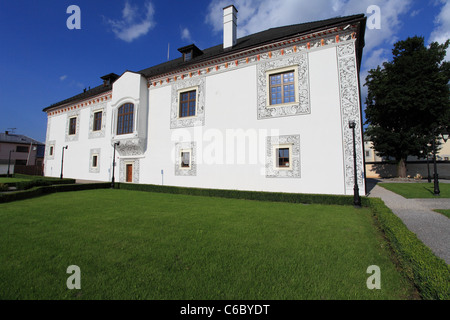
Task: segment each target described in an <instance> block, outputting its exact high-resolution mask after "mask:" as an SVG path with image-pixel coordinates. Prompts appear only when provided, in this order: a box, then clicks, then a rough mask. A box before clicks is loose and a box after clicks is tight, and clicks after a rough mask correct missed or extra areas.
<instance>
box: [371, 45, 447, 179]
mask: <svg viewBox="0 0 450 320" xmlns="http://www.w3.org/2000/svg"><path fill="white" fill-rule="evenodd" d="M449 43H450V40H447V41H446V42H445V43H444V44H439V43H437V42H433V43H431V44H430V46H429V47H426V46H425V43H424V38H423V37H417V36H415V37H412V38H408V39H406V40H404V41H398V42H397V43H395V44H394V48H393V50H392V54H393V59H392V61H389V62H385V63H383V67H380V66H378V67H377V68H376V69H372V70H370V71H369V74H368V76H367V78H366V83H365V85H366V86H367V87H368V95H367V98H366V106H367V107H366V110H365V113H366V124H369V126H368V129H367V130H366V135H368V136H369V137H370V139H371V140H372V142H373V145H374V149H375V150H376V152H377V155H378V156H381V157H393V158H395V160H396V162H397V164H398V165H397V175H398V176H399V177H406V159H407V157H408V156H417V157H423V156H424V154H425V153H424V151H425V150H426V148H427V144H429V143H430V141H432V140H433V139H436V138H437V137H438V136H439V135H440V134H441V133H442V131H443V130H444V128H446V127H447V128H449V127H450V126H449V124H450V122H449V120H450V100H449V99H450V91H449V86H448V83H449V80H450V62H446V61H444V59H445V55H446V49H447V48H448V46H449Z"/></svg>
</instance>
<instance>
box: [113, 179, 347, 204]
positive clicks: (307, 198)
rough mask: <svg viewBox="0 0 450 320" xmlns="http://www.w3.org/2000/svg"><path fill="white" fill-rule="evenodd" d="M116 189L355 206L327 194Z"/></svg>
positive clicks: (129, 186)
mask: <svg viewBox="0 0 450 320" xmlns="http://www.w3.org/2000/svg"><path fill="white" fill-rule="evenodd" d="M116 188H120V189H126V190H136V191H147V192H161V193H172V194H184V195H193V196H206V197H219V198H233V199H246V200H258V201H273V202H289V203H305V204H313V203H317V204H334V205H353V196H341V195H327V194H300V193H284V192H264V191H241V190H226V189H202V188H188V187H173V186H160V185H151V184H132V183H117V184H116Z"/></svg>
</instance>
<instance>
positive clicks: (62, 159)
mask: <svg viewBox="0 0 450 320" xmlns="http://www.w3.org/2000/svg"><path fill="white" fill-rule="evenodd" d="M68 147H69V146H64V147H62V156H61V176H60V179H62V178H63V165H64V149H67V148H68Z"/></svg>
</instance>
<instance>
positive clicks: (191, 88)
mask: <svg viewBox="0 0 450 320" xmlns="http://www.w3.org/2000/svg"><path fill="white" fill-rule="evenodd" d="M191 92H195V99H194V100H191V99H190V94H191ZM186 93H187V94H188V100H187V101H186V102H187V104H188V105H187V116H182V115H181V114H182V106H181V104H182V103H184V101H185V100H181V97H182V95H183V94H186ZM190 102H194V103H195V104H194V114H193V115H189V113H190V105H189V104H190ZM197 104H198V88H197V87H190V88H185V89H182V90H179V91H178V114H177V116H178V119H189V118H194V117H196V116H197Z"/></svg>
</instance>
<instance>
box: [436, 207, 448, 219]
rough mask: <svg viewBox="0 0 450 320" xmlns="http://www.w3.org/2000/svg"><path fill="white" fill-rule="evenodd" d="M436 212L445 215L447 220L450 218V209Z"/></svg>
mask: <svg viewBox="0 0 450 320" xmlns="http://www.w3.org/2000/svg"><path fill="white" fill-rule="evenodd" d="M434 211H436V212H439V213H441V214H443V215H444V216H446V217H447V218H450V209H436V210H434Z"/></svg>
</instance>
